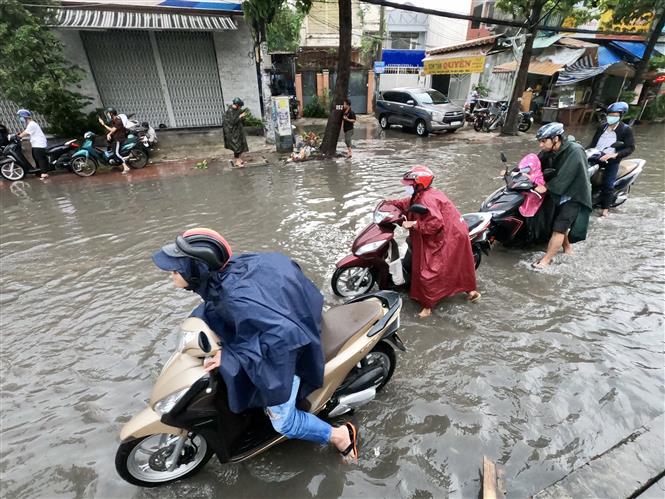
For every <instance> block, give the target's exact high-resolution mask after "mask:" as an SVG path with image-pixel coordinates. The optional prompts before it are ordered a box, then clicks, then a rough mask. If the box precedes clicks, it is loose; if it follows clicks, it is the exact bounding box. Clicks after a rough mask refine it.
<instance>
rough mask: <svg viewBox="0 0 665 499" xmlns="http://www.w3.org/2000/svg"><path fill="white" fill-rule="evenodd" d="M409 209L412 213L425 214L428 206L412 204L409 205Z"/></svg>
mask: <svg viewBox="0 0 665 499" xmlns="http://www.w3.org/2000/svg"><path fill="white" fill-rule="evenodd" d="M409 211H410V212H412V213H417V214H418V215H427V214H428V213H429V208H428V207H427V206H424V205H422V204H417V203H416V204H412V205H411V206H409Z"/></svg>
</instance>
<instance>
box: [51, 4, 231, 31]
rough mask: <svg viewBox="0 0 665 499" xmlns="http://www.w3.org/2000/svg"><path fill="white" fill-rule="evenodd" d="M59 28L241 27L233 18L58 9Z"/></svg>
mask: <svg viewBox="0 0 665 499" xmlns="http://www.w3.org/2000/svg"><path fill="white" fill-rule="evenodd" d="M54 26H57V27H58V28H76V29H83V28H96V29H111V28H112V29H151V30H187V31H224V30H234V29H238V28H237V27H236V25H235V23H234V22H233V20H231V18H230V17H225V16H210V15H205V16H196V15H187V14H171V13H156V12H136V11H125V12H123V11H117V10H98V9H57V11H56V16H55V23H54Z"/></svg>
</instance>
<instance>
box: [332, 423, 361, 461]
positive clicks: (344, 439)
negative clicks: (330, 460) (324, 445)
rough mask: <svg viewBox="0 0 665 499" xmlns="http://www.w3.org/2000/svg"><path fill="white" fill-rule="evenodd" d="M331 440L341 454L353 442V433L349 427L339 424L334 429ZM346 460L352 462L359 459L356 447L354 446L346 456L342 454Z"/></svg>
mask: <svg viewBox="0 0 665 499" xmlns="http://www.w3.org/2000/svg"><path fill="white" fill-rule="evenodd" d="M330 441H331V442H332V444H333V445H334V446H335V447H336V448H337V451H338V452H339V453H340V454H341V453H343V452H344V451H345V450H346V449H348V448H349V446H350V445H351V444H352V442H351V435H350V434H349V427H348V426H346V424H345V425H344V426H337V427H334V428H333V429H332V433H331V435H330ZM342 458H343V459H344V461H345V462H347V463H350V462H354V461H356V462H357V461H358V455H357V453H356V449H354V448H352V449H351V450H350V452H349V453H348V454H347V455H346V456H342Z"/></svg>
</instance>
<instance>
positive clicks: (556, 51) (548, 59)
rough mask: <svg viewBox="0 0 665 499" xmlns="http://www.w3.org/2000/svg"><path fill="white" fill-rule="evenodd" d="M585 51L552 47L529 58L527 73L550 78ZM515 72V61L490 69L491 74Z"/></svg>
mask: <svg viewBox="0 0 665 499" xmlns="http://www.w3.org/2000/svg"><path fill="white" fill-rule="evenodd" d="M585 51H586V49H583V48H582V49H569V48H561V47H552V48H550V49H548V51H547V52H546V53H543V54H541V55H538V56H536V57H532V58H531V62H530V63H529V73H531V74H536V75H543V76H552V75H553V74H555V73H558V72H559V71H561V70H562V69H563V68H565V67H566V66H569V65H571V64H573V63H574V62H575V61H577V60H578V59H579V58H580V57H582V55H584V52H585ZM516 70H517V61H510V62H506V63H504V64H499V65H498V66H495V67H494V69H492V72H493V73H510V72H513V71H516Z"/></svg>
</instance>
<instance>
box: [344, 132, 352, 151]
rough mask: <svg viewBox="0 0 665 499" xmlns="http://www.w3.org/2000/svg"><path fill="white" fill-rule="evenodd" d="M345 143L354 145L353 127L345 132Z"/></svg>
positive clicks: (349, 145)
mask: <svg viewBox="0 0 665 499" xmlns="http://www.w3.org/2000/svg"><path fill="white" fill-rule="evenodd" d="M344 143H345V144H346V147H349V148H350V147H351V146H352V145H353V128H352V129H351V130H347V131H346V132H344Z"/></svg>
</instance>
